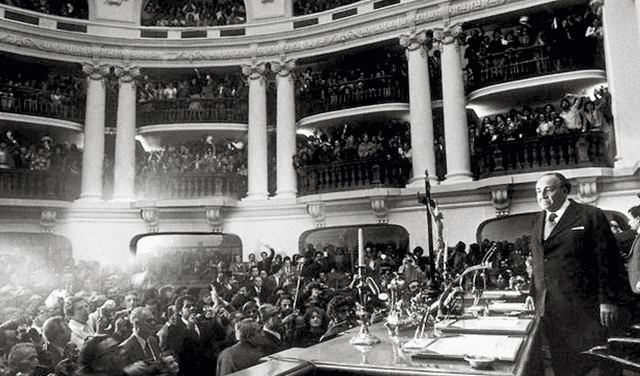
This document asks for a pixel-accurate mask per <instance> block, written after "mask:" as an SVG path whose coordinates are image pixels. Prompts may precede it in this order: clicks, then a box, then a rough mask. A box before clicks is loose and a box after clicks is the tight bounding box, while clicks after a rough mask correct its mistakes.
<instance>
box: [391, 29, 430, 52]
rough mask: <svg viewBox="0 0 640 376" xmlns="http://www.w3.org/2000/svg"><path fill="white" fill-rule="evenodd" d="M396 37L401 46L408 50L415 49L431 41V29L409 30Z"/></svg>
mask: <svg viewBox="0 0 640 376" xmlns="http://www.w3.org/2000/svg"><path fill="white" fill-rule="evenodd" d="M398 39H399V42H400V45H401V46H402V47H404V48H406V49H407V50H408V51H415V50H417V49H419V48H420V47H424V46H426V45H429V44H431V43H432V42H433V32H432V31H431V30H420V31H416V30H411V32H410V33H409V34H402V35H400V37H399V38H398Z"/></svg>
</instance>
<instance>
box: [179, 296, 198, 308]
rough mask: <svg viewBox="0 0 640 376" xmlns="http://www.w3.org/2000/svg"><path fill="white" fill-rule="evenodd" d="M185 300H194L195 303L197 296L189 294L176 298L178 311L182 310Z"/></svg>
mask: <svg viewBox="0 0 640 376" xmlns="http://www.w3.org/2000/svg"><path fill="white" fill-rule="evenodd" d="M185 301H190V302H193V303H194V304H195V302H197V300H196V298H195V297H194V296H193V295H189V294H184V295H180V296H178V297H177V298H176V302H175V303H174V305H175V309H176V312H180V311H181V310H182V307H183V306H184V302H185Z"/></svg>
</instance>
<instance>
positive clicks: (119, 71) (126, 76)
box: [114, 64, 140, 82]
mask: <svg viewBox="0 0 640 376" xmlns="http://www.w3.org/2000/svg"><path fill="white" fill-rule="evenodd" d="M114 72H115V74H116V76H117V77H118V78H119V79H120V81H121V82H132V81H133V80H135V79H136V78H137V77H138V76H140V68H138V67H136V66H131V65H129V64H124V65H116V66H115V67H114Z"/></svg>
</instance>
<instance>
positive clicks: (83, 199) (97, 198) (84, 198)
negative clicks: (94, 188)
mask: <svg viewBox="0 0 640 376" xmlns="http://www.w3.org/2000/svg"><path fill="white" fill-rule="evenodd" d="M75 202H79V203H91V204H95V203H100V202H102V195H93V194H86V195H82V194H81V195H80V197H79V198H78V199H77V200H76V201H75Z"/></svg>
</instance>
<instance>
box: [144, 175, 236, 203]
mask: <svg viewBox="0 0 640 376" xmlns="http://www.w3.org/2000/svg"><path fill="white" fill-rule="evenodd" d="M137 194H138V196H139V197H140V198H144V199H190V198H204V197H213V196H225V197H232V198H236V199H240V198H243V197H244V196H245V195H246V194H247V178H246V177H245V176H242V175H238V174H236V173H212V172H176V173H166V174H163V173H148V174H144V175H141V176H138V181H137Z"/></svg>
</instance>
